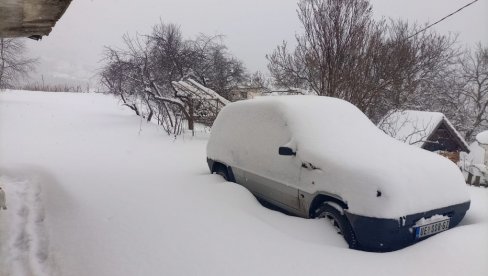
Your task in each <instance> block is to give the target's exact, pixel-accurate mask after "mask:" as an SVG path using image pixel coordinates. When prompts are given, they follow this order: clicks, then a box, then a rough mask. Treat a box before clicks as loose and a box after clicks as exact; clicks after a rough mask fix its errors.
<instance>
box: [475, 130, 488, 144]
mask: <svg viewBox="0 0 488 276" xmlns="http://www.w3.org/2000/svg"><path fill="white" fill-rule="evenodd" d="M476 141H478V142H479V143H480V144H485V145H488V130H486V131H483V132H480V133H478V135H476Z"/></svg>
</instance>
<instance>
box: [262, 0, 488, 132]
mask: <svg viewBox="0 0 488 276" xmlns="http://www.w3.org/2000/svg"><path fill="white" fill-rule="evenodd" d="M297 13H298V18H299V20H300V22H301V25H302V27H303V30H304V31H303V33H301V34H298V35H296V41H295V42H296V46H295V47H294V48H293V49H290V47H289V46H288V43H287V42H283V43H282V44H281V45H279V46H278V47H277V48H276V49H275V50H274V51H273V52H272V53H271V54H269V55H268V56H267V59H268V61H269V64H268V69H269V71H270V73H271V76H272V79H273V81H274V85H275V86H277V87H282V88H292V87H296V88H301V89H306V90H308V91H311V92H312V93H313V94H316V95H321V96H330V97H337V98H341V99H345V100H347V101H349V102H351V103H353V104H355V105H356V106H357V107H358V108H359V109H361V110H362V111H363V112H364V113H365V114H366V115H367V116H368V117H369V118H371V120H372V121H373V122H378V121H379V120H380V119H381V118H383V117H384V116H385V115H387V114H389V112H390V113H391V112H393V111H396V110H405V109H415V110H428V111H439V112H443V113H444V114H445V115H446V116H447V117H448V118H449V119H450V120H451V121H452V122H453V123H454V124H455V126H456V127H457V129H458V130H460V131H461V132H462V133H464V134H465V137H466V139H467V140H472V139H473V135H475V134H476V133H478V132H480V131H482V130H484V129H486V128H487V127H488V114H487V106H488V48H487V47H486V46H483V45H481V44H478V45H477V46H476V48H475V49H474V50H469V49H461V48H460V47H459V46H458V43H457V37H456V36H452V35H441V34H438V33H436V32H434V31H433V30H431V29H429V30H425V31H422V30H423V26H420V25H417V24H410V23H408V22H406V21H402V20H396V21H395V20H385V19H381V20H375V19H374V18H373V9H372V6H371V4H370V3H369V1H367V0H354V1H342V0H301V1H300V2H299V4H298V10H297Z"/></svg>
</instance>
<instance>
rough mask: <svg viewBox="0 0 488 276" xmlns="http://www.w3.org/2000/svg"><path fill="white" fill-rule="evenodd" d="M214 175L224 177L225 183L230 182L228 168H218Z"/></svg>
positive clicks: (221, 166)
mask: <svg viewBox="0 0 488 276" xmlns="http://www.w3.org/2000/svg"><path fill="white" fill-rule="evenodd" d="M214 173H216V174H218V175H220V176H222V177H223V178H224V179H225V181H229V172H228V171H227V168H226V167H225V166H223V165H220V166H217V167H216V168H215V170H214Z"/></svg>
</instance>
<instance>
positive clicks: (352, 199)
mask: <svg viewBox="0 0 488 276" xmlns="http://www.w3.org/2000/svg"><path fill="white" fill-rule="evenodd" d="M257 106H258V107H259V108H261V109H263V110H275V112H276V113H279V114H281V115H282V116H283V118H284V120H285V127H287V128H289V129H290V132H291V133H292V137H291V139H290V141H289V143H288V145H292V146H294V147H296V152H297V156H296V158H299V159H300V160H301V161H302V162H307V163H311V164H312V165H313V167H315V168H317V170H316V174H317V179H322V180H323V181H321V182H322V183H320V185H322V186H324V187H325V189H326V190H327V191H328V192H330V193H333V194H336V195H339V196H341V197H342V198H343V199H344V200H345V201H346V203H347V204H348V207H349V211H350V212H352V213H355V214H360V215H367V216H373V217H382V218H398V217H400V216H403V215H406V214H413V213H418V212H423V211H427V210H432V209H436V208H441V207H446V206H450V205H453V204H458V203H463V202H466V201H469V196H468V194H467V191H466V187H465V185H464V178H463V176H462V174H461V173H460V171H459V169H458V168H457V167H456V166H455V165H454V163H452V162H451V161H449V160H447V159H446V158H444V157H440V156H438V155H436V154H433V153H430V152H427V151H425V150H422V149H417V148H414V147H411V146H408V145H406V144H403V143H401V142H399V141H397V140H395V139H393V138H391V137H389V136H388V135H386V134H384V133H383V132H382V131H381V130H379V129H378V128H377V127H376V126H375V125H374V124H373V123H372V122H371V121H370V120H369V119H368V118H367V117H366V116H365V115H364V114H363V113H362V112H361V111H360V110H359V109H357V108H356V107H355V106H354V105H352V104H350V103H348V102H346V101H343V100H339V99H335V98H330V97H317V96H280V97H262V98H258V99H255V100H249V101H242V102H238V103H234V104H231V105H229V106H227V107H226V108H224V110H223V116H222V117H226V118H218V119H217V122H216V124H217V125H221V124H223V122H222V121H223V120H229V121H231V120H239V126H238V127H239V128H244V129H249V130H252V129H253V126H252V124H256V123H259V122H254V121H252V122H248V124H249V125H246V124H247V122H246V121H245V120H244V121H243V120H241V119H239V118H241V117H245V116H246V111H247V110H251V107H252V109H253V110H254V112H255V110H256V107H257ZM248 107H249V109H248ZM219 117H220V115H219ZM224 124H225V123H224ZM214 126H215V125H214ZM222 130H223V129H222V128H221V127H220V126H217V128H216V131H222ZM212 131H214V129H212ZM212 135H213V134H212ZM249 135H256V134H255V133H253V134H251V133H249ZM258 135H259V134H258ZM261 135H263V137H266V136H267V135H266V134H261ZM233 139H246V137H234V138H233ZM234 144H235V143H234ZM230 146H232V145H230ZM209 147H210V143H209ZM253 147H254V149H255V150H256V151H260V150H265V149H260V145H259V144H256V145H254V146H253ZM277 150H278V149H276V154H277ZM222 158H224V159H225V157H222ZM229 158H230V157H229ZM283 158H292V157H283ZM248 162H260V161H259V160H248ZM324 179H325V180H324ZM302 188H303V189H304V190H305V191H307V186H306V185H305V186H303V187H302ZM378 191H380V192H381V194H382V196H381V197H377V194H378V193H377V192H378ZM309 192H312V190H311V189H310V191H309Z"/></svg>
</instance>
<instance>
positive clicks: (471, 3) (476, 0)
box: [407, 0, 478, 40]
mask: <svg viewBox="0 0 488 276" xmlns="http://www.w3.org/2000/svg"><path fill="white" fill-rule="evenodd" d="M475 2H478V0H474V1H473V2H470V3H468V4H466V5H464V6H462V7H461V8H459V9H458V10H456V11H454V12H452V13H450V14H448V15H446V16H444V17H443V18H441V19H439V20H437V21H436V22H434V23H432V24H430V25H429V26H427V27H425V28H423V29H422V30H420V31H418V32H416V33H414V34H413V35H411V36H409V37H407V40H408V39H410V38H412V37H414V36H416V35H418V34H420V33H421V32H424V31H425V30H427V29H429V28H430V27H432V26H434V25H436V24H438V23H440V22H442V21H444V20H446V19H447V18H448V17H451V16H453V15H455V14H456V13H458V12H460V11H462V10H463V9H465V8H467V7H469V6H471V5H473V4H474V3H475Z"/></svg>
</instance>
